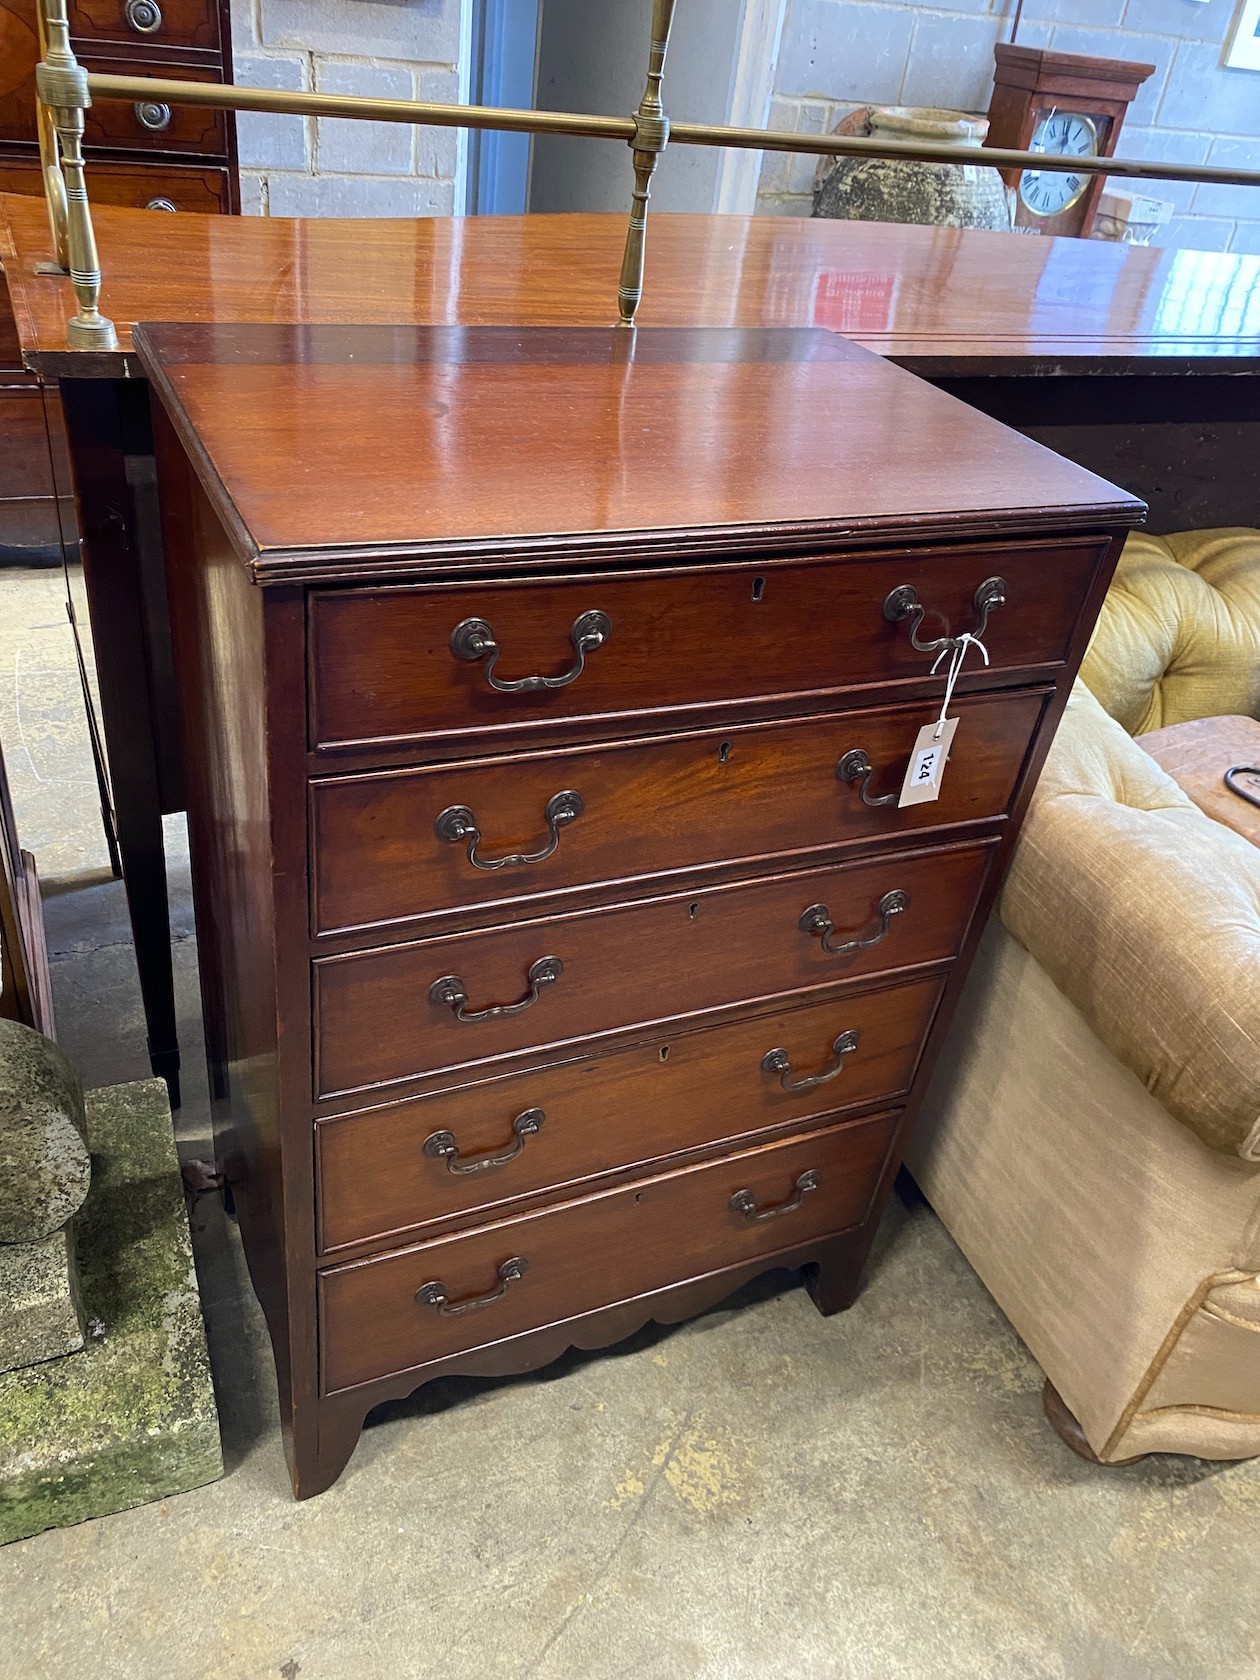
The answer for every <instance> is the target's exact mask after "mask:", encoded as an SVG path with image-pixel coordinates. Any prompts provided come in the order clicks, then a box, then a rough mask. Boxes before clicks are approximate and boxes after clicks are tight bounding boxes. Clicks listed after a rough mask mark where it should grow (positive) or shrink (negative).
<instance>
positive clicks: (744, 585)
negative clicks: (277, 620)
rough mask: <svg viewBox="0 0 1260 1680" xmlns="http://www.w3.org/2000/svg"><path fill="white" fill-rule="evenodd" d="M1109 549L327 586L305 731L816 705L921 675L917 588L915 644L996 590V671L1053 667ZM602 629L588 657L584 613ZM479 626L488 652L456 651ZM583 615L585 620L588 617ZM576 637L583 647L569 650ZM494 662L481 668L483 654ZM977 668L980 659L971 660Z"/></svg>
mask: <svg viewBox="0 0 1260 1680" xmlns="http://www.w3.org/2000/svg"><path fill="white" fill-rule="evenodd" d="M1104 551H1105V545H1104V544H1102V543H1099V542H1098V541H1097V540H1096V539H1094V540H1088V539H1086V540H1082V541H1081V542H1078V543H1071V544H1066V543H1057V544H1056V543H1047V544H1039V543H1029V544H1025V545H1024V546H1022V547H1021V548H1018V549H1012V548H1005V549H1004V548H1001V547H996V546H995V547H990V548H979V549H977V548H970V547H963V548H959V549H956V550H946V551H943V552H942V551H929V552H919V553H915V552H913V551H912V552H909V553H904V554H898V555H889V556H886V557H882V558H878V559H849V560H845V561H840V560H835V561H813V562H809V561H802V562H796V563H784V562H771V563H769V564H766V563H762V564H760V565H758V564H755V563H754V564H747V565H742V566H708V567H704V568H695V569H693V570H690V571H678V572H674V573H668V574H659V573H657V574H653V573H650V572H649V573H642V572H640V573H632V574H629V575H627V574H625V573H622V574H613V575H609V574H604V575H598V576H594V577H568V578H551V579H541V578H540V579H538V580H536V581H535V580H531V581H530V583H529V584H528V585H527V586H522V585H521V584H519V583H518V584H515V585H510V584H485V585H482V586H479V587H477V588H467V587H461V588H450V589H434V588H427V589H416V588H406V589H391V590H379V591H373V590H353V591H351V590H335V591H334V590H320V591H317V592H315V593H313V594H312V596H311V601H310V631H309V636H310V646H311V692H312V697H313V698H312V715H311V735H312V740H313V743H314V744H315V745H316V746H318V747H329V746H345V745H367V744H375V743H382V742H394V741H403V740H408V739H417V738H422V737H423V738H426V739H432V738H435V737H449V736H456V737H458V736H466V735H473V734H481V735H485V734H491V735H493V734H495V733H499V732H501V733H503V734H505V735H517V736H519V735H528V734H530V733H531V732H536V731H537V730H538V729H539V728H545V727H547V726H548V725H549V724H554V723H556V722H561V721H564V722H593V721H607V720H613V719H615V720H618V721H619V722H623V723H624V722H625V721H627V720H636V721H637V720H638V719H640V718H643V717H645V716H648V715H650V714H653V713H657V712H662V711H664V712H683V713H685V712H687V711H694V710H697V709H699V708H701V707H704V706H708V705H714V704H719V703H722V702H727V701H734V700H752V699H756V698H758V697H761V696H766V695H773V696H775V697H776V698H781V697H783V696H786V695H815V696H818V697H819V698H820V699H821V698H823V697H825V696H831V695H835V694H838V693H841V692H843V691H845V690H851V689H855V688H861V687H863V686H867V685H871V684H883V683H892V682H896V681H899V680H902V681H904V680H909V679H915V678H922V677H924V676H926V675H927V674H928V673H929V671H930V670H931V668H932V666H933V663H934V660H935V654H934V653H926V654H925V653H922V652H919V651H918V650H917V649H915V648H914V647H913V646H912V645H911V642H910V633H909V632H910V625H909V621H904V622H894V621H891V620H890V619H889V618H887V617H886V616H885V614H884V610H883V609H884V602H885V601H886V600H887V598H888V596H889V594H890V593H891V592H892V591H893V590H894V589H896V588H898V587H899V586H901V585H907V584H908V585H910V586H911V587H912V588H914V590H915V591H916V593H917V595H918V597H919V599H920V601H921V602H922V604H923V608H924V614H923V618H922V621H921V623H919V624H918V625H917V626H916V629H917V636H918V639H919V641H920V642H924V641H930V640H932V639H934V638H937V637H941V636H947V635H950V634H954V635H957V634H958V633H960V632H961V631H963V630H975V629H977V628H978V626H979V624H980V622H981V620H982V618H983V616H984V614H983V612H982V611H978V610H977V607H976V595H977V592H978V590H979V589H980V587H981V585H983V584H984V583H985V582H986V581H987V580H988V579H990V578H992V577H994V576H997V577H1000V578H1001V579H1002V580H1003V582H1004V583H1005V585H1006V588H1005V597H1006V599H1005V605H1004V606H1002V607H999V608H995V609H994V610H993V611H992V613H991V615H990V617H989V625H988V629H987V631H986V635H985V646H986V647H987V649H988V652H989V656H990V659H991V662H992V663H991V665H990V666H989V667H988V669H989V670H990V671H992V672H998V671H1008V670H1018V669H1020V668H1023V667H1029V666H1047V665H1054V664H1057V663H1059V662H1061V661H1062V659H1063V658H1064V656H1065V653H1066V649H1067V638H1068V636H1069V635H1070V633H1071V625H1072V611H1071V603H1072V602H1073V601H1075V600H1077V599H1079V597H1080V595H1081V594H1082V592H1083V591H1085V590H1086V589H1088V587H1089V582H1090V579H1091V578H1092V576H1093V573H1094V571H1095V569H1096V568H1097V566H1098V565H1099V563H1100V561H1101V559H1102V556H1103V553H1104ZM591 612H599V613H602V614H603V615H604V617H605V618H606V620H607V624H608V628H607V631H606V632H604V631H603V630H602V629H600V630H598V631H597V633H598V634H600V635H601V637H602V639H601V641H600V642H599V644H598V645H597V646H595V647H594V648H593V649H590V650H588V648H587V646H586V645H585V644H584V643H583V639H582V635H581V626H582V624H583V622H584V619H583V615H586V614H590V613H591ZM470 620H478V621H480V622H481V623H482V624H483V625H485V626H486V627H487V628H488V630H489V631H490V632H492V633H493V639H494V642H495V644H496V645H497V647H498V648H499V649H500V650H501V651H500V652H499V654H498V655H497V656H493V655H483V656H482V657H480V658H476V659H471V660H470V659H467V658H463V657H460V655H459V654H458V653H457V651H456V649H455V647H453V646H452V642H453V639H454V641H455V642H456V643H457V644H458V643H459V638H458V636H457V635H456V632H457V631H458V629H459V627H460V626H461V625H466V624H467V623H468V622H469V621H470ZM588 622H589V621H588ZM579 644H582V645H580V646H579ZM492 657H493V658H494V667H493V670H489V669H488V667H489V665H490V660H491V658H492ZM579 664H580V666H581V669H580V671H578V675H576V676H575V677H573V678H572V680H570V681H567V682H566V683H565V686H564V687H558V688H550V689H542V690H538V689H535V690H533V691H525V692H519V691H518V692H510V693H502V692H496V690H495V689H494V688H493V687H492V686H491V678H493V679H494V680H495V681H497V682H501V683H503V682H506V683H512V682H519V681H521V680H522V679H523V678H526V677H528V676H534V675H538V676H542V677H544V678H546V679H547V680H548V681H550V682H556V681H557V680H560V679H563V678H566V677H567V676H568V675H569V673H571V672H573V671H576V670H578V667H579ZM979 670H980V656H979V654H976V655H975V656H974V660H973V670H972V671H969V672H968V675H969V676H970V675H972V674H974V672H975V671H979Z"/></svg>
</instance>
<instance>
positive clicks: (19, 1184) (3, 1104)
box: [0, 1020, 92, 1372]
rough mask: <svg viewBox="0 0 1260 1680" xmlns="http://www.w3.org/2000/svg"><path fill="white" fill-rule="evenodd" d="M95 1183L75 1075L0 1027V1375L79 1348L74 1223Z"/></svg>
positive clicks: (38, 1038) (12, 1029)
mask: <svg viewBox="0 0 1260 1680" xmlns="http://www.w3.org/2000/svg"><path fill="white" fill-rule="evenodd" d="M91 1175H92V1168H91V1161H90V1159H89V1157H88V1145H87V1122H86V1120H85V1118H84V1111H83V1087H82V1086H81V1085H80V1083H79V1076H78V1075H77V1074H76V1073H75V1071H74V1069H73V1067H71V1065H70V1063H69V1061H68V1060H67V1059H66V1057H65V1055H64V1054H63V1052H62V1051H61V1050H60V1049H59V1048H58V1047H57V1045H55V1044H54V1043H53V1042H52V1040H51V1039H49V1038H45V1037H43V1035H42V1034H40V1033H37V1032H35V1031H33V1030H32V1029H31V1028H30V1027H26V1026H23V1025H22V1023H21V1022H20V1021H9V1020H0V1372H3V1371H11V1370H16V1369H17V1368H18V1367H19V1366H22V1365H34V1364H36V1363H38V1362H39V1361H40V1360H44V1359H56V1358H58V1357H59V1356H60V1355H61V1354H66V1353H74V1352H76V1351H77V1350H78V1349H79V1348H81V1347H82V1346H83V1325H82V1320H81V1318H80V1311H79V1288H78V1277H77V1272H76V1267H75V1249H74V1234H73V1229H72V1227H71V1225H70V1221H71V1220H72V1218H73V1216H74V1215H75V1214H76V1213H77V1212H78V1210H79V1208H80V1206H81V1205H82V1203H83V1198H84V1196H86V1195H87V1190H88V1183H89V1180H90V1178H91Z"/></svg>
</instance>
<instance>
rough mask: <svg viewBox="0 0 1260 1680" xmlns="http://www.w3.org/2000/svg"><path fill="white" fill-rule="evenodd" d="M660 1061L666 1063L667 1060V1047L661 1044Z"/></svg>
mask: <svg viewBox="0 0 1260 1680" xmlns="http://www.w3.org/2000/svg"><path fill="white" fill-rule="evenodd" d="M661 1060H662V1061H663V1062H667V1061H668V1060H669V1045H668V1044H662V1045H661Z"/></svg>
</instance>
